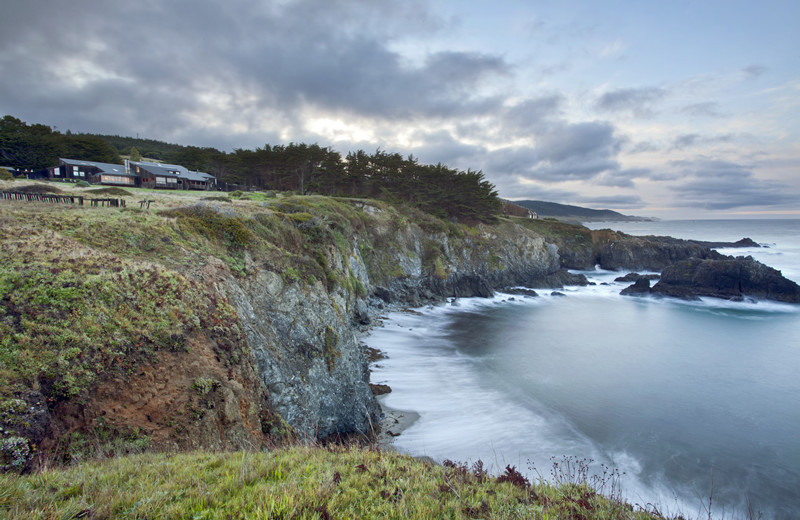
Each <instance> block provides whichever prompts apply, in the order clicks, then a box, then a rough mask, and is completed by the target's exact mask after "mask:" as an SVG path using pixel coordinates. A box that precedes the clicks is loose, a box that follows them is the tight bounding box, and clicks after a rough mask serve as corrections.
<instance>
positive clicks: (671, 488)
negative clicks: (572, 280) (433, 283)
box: [366, 220, 800, 519]
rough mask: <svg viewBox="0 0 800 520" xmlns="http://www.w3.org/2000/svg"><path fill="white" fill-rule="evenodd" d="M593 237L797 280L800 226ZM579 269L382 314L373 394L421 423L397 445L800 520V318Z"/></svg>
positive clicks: (682, 509) (658, 499) (721, 226)
mask: <svg viewBox="0 0 800 520" xmlns="http://www.w3.org/2000/svg"><path fill="white" fill-rule="evenodd" d="M589 226H590V227H592V228H594V229H599V228H613V229H618V230H621V231H623V232H626V233H629V234H634V235H669V236H674V237H677V238H692V239H698V240H715V241H736V240H739V239H741V238H743V237H746V236H747V237H750V238H752V239H753V240H755V241H756V242H758V243H759V244H762V245H765V246H768V247H764V248H753V249H744V250H741V249H736V250H720V252H722V253H725V254H735V255H752V256H753V257H754V258H756V259H757V260H759V261H761V262H763V263H765V264H767V265H769V266H771V267H774V268H776V269H779V270H781V271H782V272H783V274H784V276H786V277H787V278H790V279H792V280H794V281H798V282H800V220H736V221H731V220H725V221H722V220H720V221H704V220H697V221H658V222H631V223H592V224H589ZM582 272H583V273H584V274H585V275H586V276H587V277H588V278H589V279H590V280H591V281H594V282H596V283H597V285H593V286H589V287H567V288H565V289H564V290H561V291H560V292H561V293H563V294H564V296H560V295H553V294H551V291H550V290H539V291H538V292H539V294H540V295H541V296H540V297H536V298H531V297H527V298H526V297H521V296H510V295H507V294H499V293H498V294H497V295H496V296H495V297H494V298H488V299H484V298H466V299H460V300H458V301H456V302H448V303H446V304H442V305H438V306H430V307H426V308H422V309H415V310H414V311H413V312H393V313H390V314H389V315H387V316H386V318H385V319H384V322H383V325H382V326H381V327H376V328H375V329H374V330H373V331H372V333H371V334H370V336H369V337H368V338H367V339H366V342H367V344H368V345H369V346H371V347H374V348H377V349H380V350H381V351H383V352H384V353H385V354H386V355H387V358H386V359H383V360H381V361H380V362H378V363H377V364H376V365H375V366H373V373H372V381H373V382H375V383H384V384H388V385H390V386H391V387H392V390H393V391H392V392H391V393H390V394H388V395H387V396H385V398H384V401H383V402H384V404H385V405H386V406H388V407H391V408H393V409H398V410H406V411H413V412H416V413H417V414H419V418H418V419H417V420H416V421H415V422H414V423H413V424H412V425H411V426H410V427H409V428H408V429H406V430H404V431H403V432H402V433H401V435H399V436H398V437H396V438H395V440H394V446H395V447H396V448H397V449H398V450H400V451H402V452H405V453H409V454H412V455H419V456H423V455H424V456H428V457H431V458H433V459H435V460H437V461H443V460H444V459H450V460H453V461H459V462H468V463H471V462H475V461H477V460H478V459H480V460H482V461H483V462H484V463H485V464H487V465H489V466H491V467H492V469H493V471H494V472H496V473H501V472H502V471H503V469H504V468H505V467H506V466H507V465H512V466H515V467H516V468H517V469H518V470H521V471H523V472H525V473H527V474H528V475H529V477H530V478H532V479H539V478H542V479H545V480H547V479H550V480H552V478H553V476H555V477H559V476H560V477H564V474H563V471H564V470H563V468H564V461H566V460H568V461H572V462H573V463H574V462H575V461H578V460H580V461H584V462H582V463H583V464H588V465H589V467H590V471H592V472H595V473H597V474H600V473H601V472H602V471H603V470H604V469H607V468H612V469H613V470H614V471H617V472H619V473H620V474H621V476H620V477H619V479H618V481H616V479H615V482H614V484H615V485H618V486H619V489H621V491H622V496H623V497H624V498H625V499H626V500H627V501H628V502H630V503H632V504H635V505H639V506H640V507H642V508H650V509H651V510H652V509H653V508H657V509H658V510H659V511H660V512H661V513H664V514H668V515H677V514H682V515H683V516H684V517H686V518H700V517H703V518H708V516H709V515H708V511H709V509H710V510H711V513H712V517H713V518H746V517H747V513H748V511H756V512H760V513H761V514H763V515H764V516H763V517H764V518H778V519H782V518H797V515H798V513H797V512H798V511H800V376H798V374H800V305H791V304H782V303H776V302H769V301H757V302H749V303H746V302H740V303H734V302H728V301H723V300H718V299H713V298H705V299H702V300H701V301H697V302H686V301H682V300H673V299H655V298H649V297H647V298H633V297H625V296H620V295H619V291H621V290H622V289H623V288H624V287H626V286H627V285H629V284H626V283H620V282H614V278H616V277H617V276H619V275H620V274H621V273H619V272H610V271H602V270H599V269H595V270H592V271H582ZM556 463H560V466H559V468H561V469H555V468H556V466H555V465H554V464H556ZM617 490H618V489H617V488H615V490H614V491H617ZM606 491H609V490H606Z"/></svg>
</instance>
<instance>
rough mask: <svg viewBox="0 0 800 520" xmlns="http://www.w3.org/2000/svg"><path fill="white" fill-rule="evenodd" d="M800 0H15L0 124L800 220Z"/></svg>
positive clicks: (645, 208) (4, 26) (505, 191)
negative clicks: (300, 151)
mask: <svg viewBox="0 0 800 520" xmlns="http://www.w3.org/2000/svg"><path fill="white" fill-rule="evenodd" d="M798 20H800V2H798V1H797V0H760V1H755V0H751V1H739V0H724V1H718V0H690V1H685V0H673V1H670V2H651V1H640V0H628V1H623V0H604V1H603V2H598V1H595V0H557V1H549V0H491V1H484V0H470V1H464V0H460V1H456V0H430V1H422V0H226V1H225V2H220V1H213V2H212V1H207V0H137V1H135V2H131V1H129V0H126V1H118V0H70V1H64V0H4V1H3V6H2V16H0V77H2V78H3V79H2V81H0V115H6V114H8V115H12V116H14V117H17V118H19V119H21V120H23V121H25V122H27V123H28V124H33V123H44V124H47V125H50V126H53V127H55V128H56V129H57V130H59V131H62V132H65V131H66V130H68V129H69V130H71V131H72V132H87V133H106V134H118V135H125V136H137V135H138V136H140V137H147V138H152V139H159V140H163V141H167V142H172V143H178V144H183V145H196V146H211V147H214V148H217V149H220V150H223V151H228V152H230V151H233V150H235V149H238V148H245V149H254V148H256V147H261V146H264V145H265V144H288V143H289V142H296V143H300V142H304V143H308V144H311V143H317V144H319V145H320V146H323V147H331V148H332V149H334V150H337V151H339V152H341V153H342V154H343V155H346V153H347V152H348V151H351V150H358V149H363V150H365V151H367V152H370V153H371V152H374V151H375V150H377V149H381V150H385V151H388V152H391V153H395V152H397V153H400V154H401V155H403V156H408V155H413V156H414V157H416V158H418V159H419V160H420V162H423V163H439V162H441V163H443V164H446V165H447V166H450V167H453V168H458V169H463V170H467V169H472V170H481V171H482V172H483V173H484V175H485V176H486V178H487V179H488V180H489V181H490V182H492V183H493V184H494V185H495V186H496V187H497V190H498V192H499V194H500V196H501V197H504V198H508V199H512V200H521V199H536V200H547V201H552V202H560V203H565V204H575V205H580V206H585V207H590V208H596V209H606V208H607V209H614V210H617V211H620V212H622V213H625V214H629V215H640V216H650V217H658V218H665V219H674V218H750V217H774V218H779V217H790V218H800V30H798V28H797V27H798Z"/></svg>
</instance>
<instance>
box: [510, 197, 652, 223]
mask: <svg viewBox="0 0 800 520" xmlns="http://www.w3.org/2000/svg"><path fill="white" fill-rule="evenodd" d="M509 202H511V203H512V204H516V205H517V206H521V207H523V208H526V209H529V210H531V211H533V212H535V214H536V216H537V217H538V218H554V219H557V220H561V221H563V222H572V223H582V222H655V221H658V220H659V219H657V218H655V217H640V216H635V215H624V214H622V213H619V212H618V211H614V210H610V209H590V208H584V207H581V206H572V205H569V204H559V203H557V202H547V201H543V200H514V201H509Z"/></svg>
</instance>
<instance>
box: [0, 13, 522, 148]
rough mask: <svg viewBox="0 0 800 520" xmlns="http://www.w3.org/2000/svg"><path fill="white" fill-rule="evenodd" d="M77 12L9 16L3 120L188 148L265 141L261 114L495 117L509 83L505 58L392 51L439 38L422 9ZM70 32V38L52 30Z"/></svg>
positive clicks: (2, 66) (0, 30) (1, 29)
mask: <svg viewBox="0 0 800 520" xmlns="http://www.w3.org/2000/svg"><path fill="white" fill-rule="evenodd" d="M78 4H85V5H83V8H75V5H74V3H72V4H70V5H69V6H68V5H67V4H65V3H61V2H56V3H54V4H53V5H48V8H47V9H41V6H40V5H38V3H36V2H27V3H23V2H14V3H13V5H12V6H11V7H10V8H9V9H7V10H4V20H3V21H2V22H0V34H3V35H4V36H0V38H3V40H4V44H7V45H4V52H3V56H2V57H1V58H0V71H2V72H3V73H4V74H5V75H10V76H12V77H14V81H10V82H8V81H4V82H3V85H2V86H0V99H2V100H3V101H0V109H4V110H6V111H8V112H9V113H11V112H13V113H15V114H18V113H19V112H23V114H20V115H22V116H24V117H25V118H30V117H31V115H33V116H34V117H36V118H37V119H40V120H44V121H48V122H51V121H52V119H53V118H52V116H51V114H53V113H57V114H63V115H64V118H63V119H62V120H57V121H52V123H54V124H59V125H62V126H63V125H65V124H67V123H66V121H69V123H68V124H69V125H73V124H81V125H86V127H88V128H92V129H96V128H98V125H99V127H101V128H105V129H108V130H107V131H112V132H120V133H125V134H130V133H131V131H130V129H133V128H135V129H136V130H137V131H141V132H143V133H147V134H148V136H150V137H160V136H165V135H171V134H173V133H175V132H178V133H181V134H182V135H186V136H187V138H189V139H191V137H190V136H191V131H190V130H189V129H190V128H192V127H194V128H196V129H198V130H203V128H204V127H211V128H213V127H220V129H224V128H225V127H229V128H234V131H233V132H232V133H235V134H236V133H250V134H257V133H258V132H260V131H264V128H263V126H261V125H259V122H261V121H263V118H261V117H258V116H253V115H252V114H254V113H258V112H261V113H266V114H268V115H269V119H270V120H272V121H273V122H277V123H278V124H281V123H283V124H285V123H286V122H287V120H288V121H291V120H295V121H296V120H298V119H299V118H300V116H301V114H302V113H307V111H308V110H309V108H312V109H314V110H317V111H320V112H324V113H328V114H337V115H338V116H339V117H368V118H376V119H380V120H396V121H409V120H415V119H419V118H429V119H430V118H434V119H435V118H448V117H455V116H459V117H470V116H472V115H479V114H486V113H491V112H494V111H497V110H499V109H500V106H501V104H502V100H501V99H499V98H496V97H493V96H490V95H485V94H482V90H481V86H482V85H483V84H484V83H485V82H491V81H493V80H494V79H496V78H501V77H504V76H505V75H508V74H509V73H510V72H511V67H510V66H509V65H508V64H507V63H506V62H505V61H504V59H503V58H502V57H500V56H497V55H489V54H483V53H478V52H470V51H452V50H451V51H440V52H432V53H429V54H427V55H425V56H424V57H423V58H422V59H421V60H418V61H410V60H408V59H407V58H406V57H405V56H403V55H401V54H400V53H399V52H398V51H395V50H392V48H391V45H392V43H393V41H394V40H395V39H397V38H400V37H403V38H407V37H409V36H410V35H413V34H418V33H426V32H435V31H437V30H440V29H441V28H442V27H444V26H445V23H444V22H443V21H441V20H439V19H437V18H436V17H435V16H433V15H432V14H431V12H430V11H429V9H428V8H427V6H426V4H425V3H424V2H421V1H408V2H406V1H400V0H387V1H386V2H382V3H381V5H380V6H379V5H375V4H373V3H371V2H364V1H360V0H339V1H328V2H323V1H321V0H295V1H286V2H280V3H276V2H267V3H265V2H260V1H256V0H231V1H230V2H227V3H224V4H220V3H212V2H195V1H188V0H174V1H170V2H155V1H142V2H78ZM5 11H8V14H6V12H5ZM245 13H246V14H245ZM11 24H14V25H15V26H17V27H19V26H25V27H26V30H25V31H21V32H20V31H16V30H14V29H13V27H11V26H10V25H11ZM63 26H68V27H70V30H69V31H62V30H55V28H56V27H63ZM76 34H79V35H80V37H75V35H76ZM10 35H13V37H12V36H10ZM66 114H73V116H71V117H69V118H67V117H66ZM122 115H124V116H125V117H126V119H124V120H123V119H122V117H121V116H122ZM289 124H292V123H289ZM295 124H296V123H295Z"/></svg>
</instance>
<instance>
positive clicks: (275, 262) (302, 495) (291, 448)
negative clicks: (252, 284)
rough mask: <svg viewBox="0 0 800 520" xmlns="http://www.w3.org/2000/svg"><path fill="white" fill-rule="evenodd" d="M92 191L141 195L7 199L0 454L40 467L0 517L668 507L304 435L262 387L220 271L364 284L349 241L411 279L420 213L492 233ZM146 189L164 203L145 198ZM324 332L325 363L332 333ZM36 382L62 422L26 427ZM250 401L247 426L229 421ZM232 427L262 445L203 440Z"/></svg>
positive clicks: (547, 232)
mask: <svg viewBox="0 0 800 520" xmlns="http://www.w3.org/2000/svg"><path fill="white" fill-rule="evenodd" d="M20 186H47V187H49V188H52V189H56V190H60V191H64V192H67V193H73V192H74V193H79V194H82V195H88V196H92V195H93V194H92V192H91V191H90V190H83V189H81V188H77V187H75V186H73V185H65V184H49V183H32V182H26V181H15V182H13V183H0V188H2V189H8V188H17V189H18V188H19V187H20ZM96 195H100V196H102V197H108V196H119V197H123V198H124V199H126V202H127V207H125V208H108V207H90V206H82V207H81V206H69V205H54V204H44V203H26V202H15V201H2V202H0V245H2V247H1V248H0V427H2V428H3V430H2V431H0V442H2V443H4V444H3V446H0V448H3V449H4V450H5V451H3V454H2V456H3V460H1V461H0V464H2V465H4V466H7V467H8V468H7V469H9V468H10V469H25V470H26V471H27V472H28V473H27V474H23V475H15V474H6V475H2V476H0V516H3V517H7V518H155V517H158V518H187V517H192V518H398V517H407V518H443V517H446V518H554V519H560V518H564V519H567V518H570V519H574V518H626V519H628V518H657V517H658V516H657V515H654V514H651V513H646V512H641V511H639V512H634V510H633V508H632V507H631V506H629V505H625V504H624V503H622V502H620V501H618V500H609V499H607V498H604V497H603V496H601V494H598V491H599V492H600V493H610V494H612V495H613V494H614V493H615V490H614V489H613V487H612V488H611V489H605V485H606V484H607V483H605V482H592V483H590V482H587V481H586V478H585V475H584V476H580V475H576V476H573V475H568V478H566V479H565V480H564V481H563V482H562V483H560V484H559V485H555V486H551V485H546V484H543V483H535V484H534V485H531V484H530V483H528V482H526V481H525V479H524V478H523V477H522V476H521V475H520V474H518V473H517V472H516V470H514V469H511V468H509V469H507V471H506V473H505V474H504V475H502V476H500V477H499V478H496V477H490V476H488V475H486V473H485V472H484V471H483V468H482V466H480V465H477V466H472V467H467V466H466V465H463V464H449V465H446V466H435V465H430V464H426V463H424V462H421V461H418V460H415V459H412V458H409V457H406V456H402V455H399V454H396V453H390V452H382V451H379V450H376V449H370V448H358V447H328V448H325V447H310V446H298V445H294V444H293V443H292V442H291V438H292V433H291V428H289V427H288V425H287V424H286V423H285V422H283V420H282V419H281V418H280V417H279V416H278V415H277V414H276V413H274V411H273V410H271V409H270V408H269V403H268V396H261V393H259V391H258V389H257V388H256V387H257V386H258V383H257V374H256V371H255V369H254V368H253V366H252V362H251V360H250V346H249V345H248V343H247V339H246V337H245V334H244V333H243V331H242V326H241V323H240V319H239V317H238V316H237V312H236V310H235V309H234V308H233V306H232V305H231V304H230V303H229V302H228V301H227V300H225V299H224V298H222V297H220V295H219V293H218V291H217V290H216V289H215V284H217V283H218V281H219V278H220V276H221V275H224V276H230V277H234V278H239V279H246V278H247V277H248V276H250V275H252V274H254V273H258V272H263V271H265V270H266V271H270V272H273V273H280V277H281V279H282V280H283V283H285V284H287V285H288V286H300V287H322V288H323V290H327V291H330V292H341V293H349V294H358V295H360V296H365V290H366V288H365V287H364V286H363V284H362V283H361V282H360V281H359V279H358V278H357V277H356V276H355V275H354V273H353V272H352V269H351V267H350V265H349V264H348V263H347V262H339V263H338V264H336V265H335V263H334V261H335V260H336V259H337V258H343V257H346V255H345V253H346V250H347V249H348V248H349V247H352V244H353V243H354V242H355V244H356V247H358V249H359V253H360V256H361V257H362V258H363V260H364V262H365V264H366V266H367V268H368V270H369V272H370V278H371V279H372V280H374V281H376V282H380V281H382V280H390V279H391V278H393V277H402V276H404V273H403V272H402V270H399V271H398V266H397V265H395V264H394V263H392V261H391V258H390V257H389V256H387V254H386V251H387V250H389V249H391V248H392V243H391V241H392V240H395V238H393V237H394V236H395V235H396V233H397V232H399V231H400V230H402V229H403V228H404V226H406V225H407V224H408V223H409V222H413V223H414V224H416V225H418V226H419V227H420V228H422V229H423V230H425V231H426V232H430V233H440V234H444V235H446V236H448V237H449V238H450V240H452V241H453V242H454V243H455V242H458V241H460V240H467V239H468V240H470V241H472V242H473V243H480V241H481V240H483V238H482V237H483V236H484V235H485V234H486V233H484V232H481V231H479V230H477V229H475V228H472V227H469V226H467V225H462V224H454V223H452V222H449V221H446V220H442V219H439V218H437V217H435V216H432V215H430V214H426V213H423V212H421V211H420V210H418V209H413V208H407V207H402V206H399V207H395V206H391V205H389V204H387V203H385V202H379V201H373V200H364V199H345V198H329V197H319V196H291V195H281V194H278V195H276V194H274V193H236V194H231V195H222V194H209V193H198V192H164V191H151V190H141V189H128V190H126V192H114V193H107V192H106V193H103V192H100V193H97V194H96ZM141 200H150V201H152V202H151V204H150V209H144V208H143V207H140V204H139V201H141ZM515 221H517V219H515ZM518 221H519V222H520V223H524V225H526V226H528V227H531V228H532V229H535V231H536V232H537V233H538V234H539V235H540V236H546V237H550V238H557V237H560V238H562V239H569V240H577V241H585V240H587V235H586V234H585V232H584V231H583V229H582V228H580V227H579V226H568V225H564V224H562V223H558V222H554V221H553V222H541V221H540V222H529V221H526V220H525V219H519V220H518ZM506 226H508V221H503V222H501V223H500V224H499V225H497V226H495V227H493V228H491V229H492V231H493V232H494V233H503V232H504V231H503V229H504V227H506ZM484 231H485V229H484ZM429 242H430V243H427V242H426V243H425V244H423V246H424V247H423V254H422V257H423V258H421V261H422V264H423V267H424V269H425V270H426V272H428V273H429V274H430V275H431V276H441V277H443V276H446V274H447V273H446V269H445V267H444V266H443V265H442V261H441V255H442V250H441V245H440V244H437V243H435V242H434V241H430V240H429ZM332 251H333V252H335V251H339V253H341V254H339V255H337V254H333V253H332ZM325 332H326V334H325V346H326V347H327V348H326V349H323V350H325V352H324V355H325V356H326V362H327V363H328V370H329V371H330V368H331V365H332V364H334V363H333V361H332V360H335V357H333V356H334V355H335V354H336V353H335V352H334V348H335V347H334V345H333V343H335V342H334V340H333V332H332V330H331V329H330V328H328V329H326V331H325ZM328 343H330V345H329V344H328ZM309 352H311V351H309ZM312 354H313V352H311V353H306V355H312ZM328 357H330V358H331V359H328ZM225 392H227V393H225ZM31 393H35V394H36V395H40V396H42V397H43V398H44V401H45V402H43V403H37V406H39V405H40V406H41V409H42V413H44V414H48V413H49V414H50V416H51V417H52V418H53V419H52V421H51V425H50V426H49V428H50V431H48V432H44V431H39V432H38V433H35V432H34V433H31V432H33V430H35V426H36V425H35V424H32V423H31V417H32V416H31V415H30V414H29V413H28V412H27V409H28V407H29V406H30V405H31V402H30V401H26V399H29V396H30V395H31ZM262 393H263V392H262ZM234 394H236V396H235V397H236V399H238V400H236V399H234ZM242 395H244V397H241V396H242ZM258 399H263V403H262V402H258ZM146 402H148V403H152V405H150V404H147V403H146ZM143 403H144V404H143ZM146 404H147V406H149V408H148V407H145V405H146ZM259 406H260V408H259ZM229 408H232V409H229ZM223 409H224V411H223ZM89 411H91V412H92V413H91V414H90V413H88V412H89ZM240 411H241V417H242V418H240V419H237V420H238V421H239V423H236V424H233V423H232V422H230V421H229V419H230V418H231V417H240V415H239V413H240ZM92 414H93V415H92ZM137 414H138V415H137ZM90 416H91V417H90ZM145 417H146V419H145ZM212 419H214V420H213V421H212ZM230 420H232V419H230ZM137 421H138V422H137ZM203 421H206V422H205V423H204V422H203ZM209 421H210V422H209ZM214 421H218V423H216V422H214ZM240 423H241V424H240ZM54 424H55V426H53V425H54ZM204 424H205V426H202V425H204ZM232 425H233V426H236V425H239V426H238V427H239V429H240V430H241V432H243V435H245V434H248V435H250V437H247V439H260V438H263V440H264V441H263V443H260V444H259V443H252V442H251V441H248V440H247V439H245V440H243V441H242V442H240V443H238V444H237V443H231V444H227V445H226V446H231V445H234V446H240V445H241V446H245V445H250V446H251V450H250V451H220V452H208V451H202V450H200V451H193V450H191V447H192V446H195V445H200V446H201V447H202V446H203V445H204V444H203V442H202V441H203V440H204V439H205V438H206V437H203V435H207V434H208V431H211V430H213V431H217V430H215V428H217V427H218V428H219V430H220V431H222V430H228V431H229V430H230V429H231V428H232V427H233V426H232ZM201 426H202V428H205V429H204V430H203V429H202V428H201ZM21 432H22V433H21ZM204 432H205V433H204ZM23 433H24V434H25V435H27V434H30V436H35V435H39V437H38V438H37V442H39V443H40V444H39V446H40V448H41V450H42V451H41V453H39V454H33V453H30V452H25V453H23V452H24V450H26V449H30V448H31V446H30V445H29V444H25V442H26V441H25V439H24V438H23V437H24V436H25V435H23ZM34 434H35V435H34ZM42 436H43V437H44V438H42ZM29 438H32V437H29ZM198 439H199V440H198ZM248 443H250V444H248ZM206 445H211V443H210V442H209V443H207V444H206ZM265 446H283V447H273V448H269V449H267V450H266V451H263V448H264V447H265ZM34 447H35V446H34ZM142 452H149V453H142ZM164 452H169V454H164ZM111 455H116V456H115V457H110V456H111ZM16 456H19V459H15V458H14V457H16ZM32 463H33V464H32ZM37 464H38V467H37ZM573 477H574V478H573ZM590 484H594V487H592V486H591V485H590Z"/></svg>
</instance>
